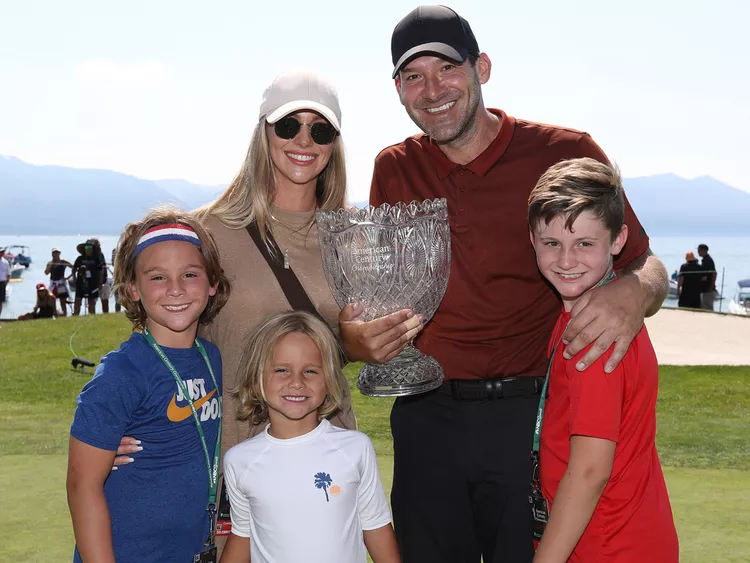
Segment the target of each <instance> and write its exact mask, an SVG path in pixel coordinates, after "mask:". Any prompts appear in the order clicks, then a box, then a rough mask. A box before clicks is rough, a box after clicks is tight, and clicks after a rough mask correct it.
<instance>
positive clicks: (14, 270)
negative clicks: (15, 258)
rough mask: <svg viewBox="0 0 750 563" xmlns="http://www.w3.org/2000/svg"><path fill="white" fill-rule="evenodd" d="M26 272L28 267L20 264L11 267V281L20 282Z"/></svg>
mask: <svg viewBox="0 0 750 563" xmlns="http://www.w3.org/2000/svg"><path fill="white" fill-rule="evenodd" d="M25 271H26V266H21V265H20V264H11V266H10V279H12V280H20V279H21V276H22V275H23V273H24V272H25Z"/></svg>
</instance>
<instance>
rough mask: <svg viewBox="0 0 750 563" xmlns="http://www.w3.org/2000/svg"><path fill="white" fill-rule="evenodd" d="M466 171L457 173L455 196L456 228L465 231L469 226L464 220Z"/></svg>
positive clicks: (461, 170)
mask: <svg viewBox="0 0 750 563" xmlns="http://www.w3.org/2000/svg"><path fill="white" fill-rule="evenodd" d="M465 182H466V169H464V168H461V169H459V171H458V193H457V194H456V202H457V203H458V205H457V209H456V228H458V229H461V230H466V229H467V228H468V226H469V224H468V221H467V220H466V204H467V202H466V195H465V192H466V184H465Z"/></svg>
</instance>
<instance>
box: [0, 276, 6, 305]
mask: <svg viewBox="0 0 750 563" xmlns="http://www.w3.org/2000/svg"><path fill="white" fill-rule="evenodd" d="M6 285H8V282H7V281H1V282H0V303H5V286H6Z"/></svg>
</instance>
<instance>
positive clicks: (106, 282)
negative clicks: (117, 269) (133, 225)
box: [91, 238, 112, 313]
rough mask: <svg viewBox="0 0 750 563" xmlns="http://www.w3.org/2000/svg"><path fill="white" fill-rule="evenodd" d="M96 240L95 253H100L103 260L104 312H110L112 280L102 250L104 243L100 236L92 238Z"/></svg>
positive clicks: (101, 286)
mask: <svg viewBox="0 0 750 563" xmlns="http://www.w3.org/2000/svg"><path fill="white" fill-rule="evenodd" d="M91 240H93V241H94V255H95V256H96V255H97V254H98V255H99V259H100V261H101V285H100V286H99V298H100V299H101V301H102V313H109V298H110V296H111V295H112V280H111V279H110V278H109V276H108V275H107V274H108V273H109V272H108V270H107V258H106V257H105V256H104V252H102V245H101V243H100V242H99V239H98V238H92V239H91Z"/></svg>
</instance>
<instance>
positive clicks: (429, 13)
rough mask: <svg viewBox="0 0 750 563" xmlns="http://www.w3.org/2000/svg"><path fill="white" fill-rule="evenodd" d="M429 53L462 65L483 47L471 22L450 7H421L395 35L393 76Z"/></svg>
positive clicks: (409, 14) (393, 38) (401, 25)
mask: <svg viewBox="0 0 750 563" xmlns="http://www.w3.org/2000/svg"><path fill="white" fill-rule="evenodd" d="M426 53H431V54H434V55H436V56H438V57H441V58H446V59H448V60H451V61H455V62H457V63H462V62H464V61H465V60H466V57H468V56H469V54H470V53H475V54H479V45H478V44H477V40H476V38H475V37H474V33H473V32H472V31H471V27H470V26H469V22H467V21H466V20H465V19H463V18H462V17H461V16H459V15H458V14H457V13H456V12H454V11H453V10H451V9H450V8H448V7H447V6H419V7H418V8H415V9H414V10H412V11H411V12H409V13H408V14H407V15H406V17H405V18H404V19H402V20H401V21H400V22H398V25H397V26H396V28H395V29H394V30H393V35H392V36H391V57H392V58H393V75H392V76H391V78H396V76H398V71H399V70H401V67H402V66H404V65H405V64H406V63H408V62H409V61H410V60H411V59H413V58H415V57H417V56H419V55H422V54H426Z"/></svg>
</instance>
